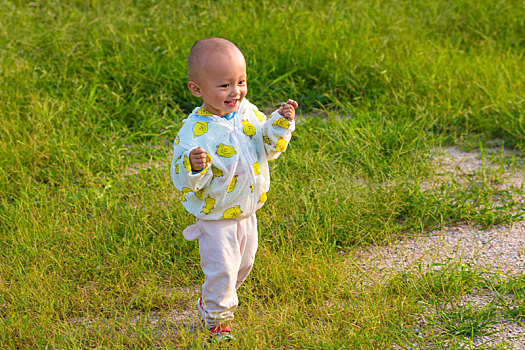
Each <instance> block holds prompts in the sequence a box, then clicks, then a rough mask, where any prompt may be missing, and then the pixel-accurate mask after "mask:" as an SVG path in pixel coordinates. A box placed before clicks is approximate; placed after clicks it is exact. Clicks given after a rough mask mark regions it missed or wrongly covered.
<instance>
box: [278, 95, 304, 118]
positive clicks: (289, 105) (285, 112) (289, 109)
mask: <svg viewBox="0 0 525 350" xmlns="http://www.w3.org/2000/svg"><path fill="white" fill-rule="evenodd" d="M298 106H299V105H298V104H297V102H295V101H294V100H288V101H286V102H283V103H281V108H279V110H278V111H277V112H278V113H279V114H280V115H282V116H284V117H285V118H286V119H287V120H288V121H292V120H294V118H295V109H296V108H297V107H298Z"/></svg>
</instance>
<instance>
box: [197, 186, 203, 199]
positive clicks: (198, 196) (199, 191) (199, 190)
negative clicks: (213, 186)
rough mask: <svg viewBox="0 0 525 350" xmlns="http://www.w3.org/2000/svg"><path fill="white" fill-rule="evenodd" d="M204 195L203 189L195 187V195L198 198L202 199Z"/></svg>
mask: <svg viewBox="0 0 525 350" xmlns="http://www.w3.org/2000/svg"><path fill="white" fill-rule="evenodd" d="M203 196H204V190H203V189H202V188H201V189H199V188H198V189H197V191H195V197H197V198H198V199H199V200H202V197H203Z"/></svg>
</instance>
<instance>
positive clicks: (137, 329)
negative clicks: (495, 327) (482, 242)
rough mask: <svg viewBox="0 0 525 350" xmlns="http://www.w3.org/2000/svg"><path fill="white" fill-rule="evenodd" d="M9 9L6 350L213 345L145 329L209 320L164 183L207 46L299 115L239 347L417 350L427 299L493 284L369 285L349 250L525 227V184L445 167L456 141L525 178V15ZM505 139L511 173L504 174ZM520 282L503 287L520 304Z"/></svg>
mask: <svg viewBox="0 0 525 350" xmlns="http://www.w3.org/2000/svg"><path fill="white" fill-rule="evenodd" d="M0 11H1V13H2V16H1V18H0V77H1V81H2V84H1V87H0V111H1V113H2V114H1V117H0V154H1V156H0V245H1V247H2V254H0V271H1V272H0V344H1V347H2V348H36V347H43V348H44V347H48V348H87V347H92V348H111V349H118V348H137V347H138V348H140V347H149V348H151V347H162V348H177V347H181V346H187V347H189V348H191V347H197V348H198V347H200V346H202V342H201V340H202V336H203V330H202V329H196V330H195V329H193V328H192V327H191V326H189V325H185V324H184V323H177V322H172V323H169V322H168V323H161V324H155V323H154V322H152V321H151V320H148V319H147V317H148V315H150V316H151V315H153V314H155V315H161V316H162V315H164V316H166V315H168V314H169V313H170V312H174V311H178V312H184V311H189V310H192V309H193V304H194V299H195V292H192V291H194V290H195V288H196V286H198V285H199V284H200V283H201V281H202V276H201V275H200V269H199V263H198V261H199V260H198V251H197V246H196V244H195V243H189V242H186V241H184V239H183V238H182V236H181V234H180V232H181V231H182V229H183V228H184V227H186V226H187V225H188V224H190V223H191V222H192V219H191V218H190V217H189V216H188V214H186V213H185V212H184V210H183V208H182V206H181V205H180V204H179V203H178V193H176V191H175V189H174V187H173V185H172V184H171V182H170V179H169V170H168V168H169V164H170V161H171V159H170V153H169V152H170V149H171V147H172V142H173V138H174V137H175V135H176V133H177V130H178V128H179V127H180V126H181V121H182V120H183V119H184V118H185V116H186V114H187V112H188V111H189V110H191V109H192V108H193V107H194V106H195V105H196V104H197V103H198V100H196V99H195V98H193V97H192V96H191V94H190V93H189V92H188V91H187V88H186V67H185V60H186V56H187V53H188V50H189V49H190V47H191V45H192V44H193V42H194V41H196V40H197V39H200V38H203V37H206V36H211V35H213V36H222V37H226V38H228V39H230V40H232V41H233V42H235V43H236V44H237V45H238V46H239V47H240V48H241V50H242V51H243V52H244V54H245V56H246V60H247V63H248V75H249V77H248V85H249V93H248V98H249V99H250V100H251V101H252V102H255V103H256V104H257V105H259V106H260V107H261V108H262V109H271V108H274V107H275V106H276V105H277V104H278V103H279V102H280V101H281V100H284V99H287V98H294V99H296V100H297V101H299V104H300V106H301V109H300V111H299V117H298V127H297V131H296V132H295V133H294V137H293V140H292V143H291V144H290V147H289V150H288V151H287V152H286V154H284V155H283V156H282V157H281V158H280V159H279V160H278V161H277V162H275V163H273V165H272V169H271V171H272V190H271V193H270V196H269V201H268V203H267V205H266V206H265V207H264V208H263V209H262V210H261V211H260V212H259V213H258V218H259V222H260V251H259V253H258V257H257V262H256V266H255V270H254V271H253V273H252V274H251V275H250V278H249V280H248V281H247V283H246V284H245V286H243V288H242V289H241V290H240V298H241V302H242V303H243V305H242V306H241V308H240V309H239V312H238V315H237V321H236V327H237V329H240V331H239V333H238V334H243V336H242V337H241V339H240V340H239V343H238V344H237V345H233V347H234V348H236V347H237V348H261V349H262V348H284V347H286V346H290V347H296V348H320V349H322V348H326V349H331V348H345V347H346V348H362V349H376V348H389V347H391V346H392V344H393V343H399V344H401V341H402V340H403V339H410V338H411V337H412V335H413V334H412V333H411V332H412V331H411V326H410V325H412V324H413V323H414V322H415V321H414V320H416V319H417V317H418V315H419V314H420V313H421V312H422V308H421V306H420V301H421V300H427V301H428V300H429V299H433V300H437V299H438V300H446V299H450V298H453V297H455V296H458V295H461V294H464V293H466V292H467V291H468V288H473V287H474V286H478V285H479V278H478V277H479V276H478V274H477V272H469V271H467V272H465V273H464V274H459V275H458V273H457V272H456V271H454V269H450V270H447V269H446V270H445V272H443V274H442V275H440V274H438V273H436V274H430V275H428V276H425V278H423V279H421V280H420V279H419V278H416V277H413V278H406V276H390V279H389V281H388V283H387V284H386V286H387V287H385V285H382V286H369V285H366V283H365V281H366V276H364V275H363V273H361V272H360V271H357V270H355V269H353V268H352V266H353V265H351V264H349V262H348V261H349V260H350V261H351V260H352V259H353V251H354V250H356V249H359V247H362V246H365V245H369V244H375V243H381V242H385V241H389V240H392V239H396V238H398V237H400V236H403V235H408V234H414V233H421V232H426V231H428V230H430V229H432V228H436V227H440V226H442V225H445V224H453V223H458V222H470V223H475V224H480V225H484V226H490V225H494V224H500V223H509V222H512V221H514V220H518V219H520V218H522V217H523V196H522V195H523V187H521V188H511V189H509V190H502V189H501V188H499V186H498V185H499V183H501V182H502V181H503V178H502V172H501V171H494V170H491V168H488V167H485V168H483V169H481V170H479V171H478V172H476V173H475V174H474V175H472V176H462V177H455V178H454V177H444V178H436V177H435V175H434V173H435V169H433V166H432V162H431V159H432V153H431V150H432V149H434V148H435V147H436V146H440V145H451V144H455V145H460V146H461V147H465V148H474V149H480V150H482V151H483V152H484V154H487V156H485V163H487V164H489V163H491V162H492V163H496V164H499V165H500V167H501V169H503V168H504V167H507V168H511V169H512V168H514V169H516V168H518V169H519V168H520V167H522V166H523V160H522V159H523V155H524V153H523V151H524V149H525V143H524V142H525V141H524V140H525V137H524V135H525V121H524V115H525V109H524V108H525V107H524V106H525V105H524V97H523V91H525V64H524V57H523V52H525V51H524V48H525V38H524V36H523V33H524V29H525V8H524V6H523V3H522V2H521V1H517V0H516V1H512V0H508V1H468V0H462V1H438V0H433V1H426V2H424V1H352V2H344V1H336V2H333V1H331V2H329V1H320V0H316V1H293V2H292V1H281V2H280V3H279V4H278V5H277V4H275V3H274V2H270V1H266V0H263V1H258V2H256V3H254V2H235V3H234V2H231V1H214V2H211V1H207V2H189V1H174V2H169V1H157V2H152V1H126V0H118V1H111V2H101V1H90V2H85V1H70V2H60V1H36V2H21V1H4V2H0ZM494 143H495V144H496V145H498V146H499V147H500V148H503V147H506V148H513V149H514V150H515V157H514V158H509V157H506V156H503V155H500V156H498V154H496V155H495V156H492V157H493V158H491V156H489V155H488V152H487V151H486V147H487V145H490V144H494ZM298 175H299V176H298ZM433 181H434V182H435V184H434V185H433V186H430V187H425V186H421V185H422V184H425V183H432V182H433ZM461 271H462V270H461ZM522 282H523V281H522V280H521V279H519V278H518V277H516V280H515V281H514V284H504V283H501V285H500V288H503V289H504V288H507V289H509V288H511V289H512V288H513V290H514V291H515V293H516V294H517V295H521V294H519V293H518V292H516V291H521V292H520V293H522V290H523V283H522ZM509 283H510V282H509ZM459 286H464V287H459ZM180 288H182V289H180ZM192 293H193V294H192ZM522 299H523V298H522ZM509 310H512V311H508V313H509V314H512V315H514V316H515V318H516V319H520V318H521V317H522V316H523V308H521V309H520V308H519V307H515V306H512V307H510V306H509ZM159 317H160V316H159ZM474 317H476V316H474ZM477 320H480V318H478V319H477ZM440 325H442V323H440ZM480 328H483V327H480ZM449 337H451V339H452V341H455V340H454V339H455V338H454V336H453V335H449ZM445 340H446V339H445ZM445 340H443V339H442V338H437V340H435V341H436V342H438V343H437V344H439V341H442V342H443V341H445ZM428 341H434V340H428Z"/></svg>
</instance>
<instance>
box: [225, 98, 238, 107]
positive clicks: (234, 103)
mask: <svg viewBox="0 0 525 350" xmlns="http://www.w3.org/2000/svg"><path fill="white" fill-rule="evenodd" d="M237 102H239V100H232V101H224V104H225V105H226V106H228V107H235V106H236V105H237Z"/></svg>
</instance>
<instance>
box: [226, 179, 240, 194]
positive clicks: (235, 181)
mask: <svg viewBox="0 0 525 350" xmlns="http://www.w3.org/2000/svg"><path fill="white" fill-rule="evenodd" d="M237 176H239V175H234V176H233V178H232V180H231V181H230V184H229V185H228V188H227V189H226V192H227V193H230V192H231V191H233V190H234V189H235V185H237Z"/></svg>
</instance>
